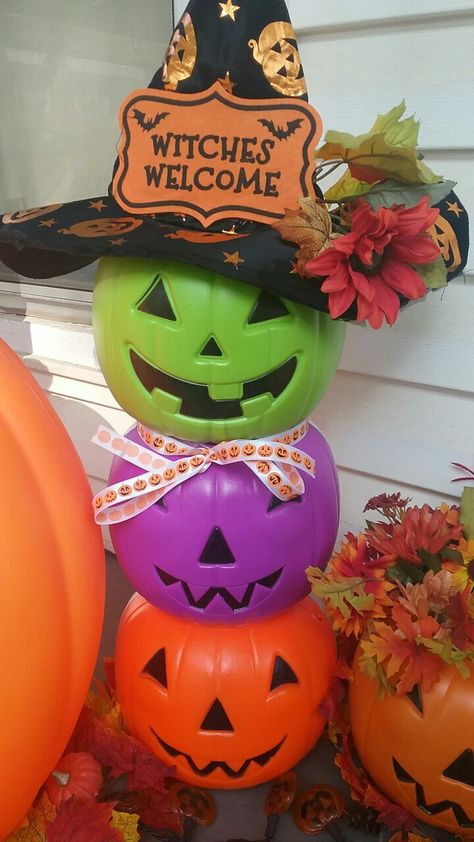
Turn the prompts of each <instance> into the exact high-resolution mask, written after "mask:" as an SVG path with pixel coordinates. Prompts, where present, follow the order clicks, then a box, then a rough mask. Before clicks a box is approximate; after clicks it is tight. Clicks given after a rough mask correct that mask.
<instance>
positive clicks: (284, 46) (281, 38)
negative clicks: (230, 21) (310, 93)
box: [249, 20, 306, 96]
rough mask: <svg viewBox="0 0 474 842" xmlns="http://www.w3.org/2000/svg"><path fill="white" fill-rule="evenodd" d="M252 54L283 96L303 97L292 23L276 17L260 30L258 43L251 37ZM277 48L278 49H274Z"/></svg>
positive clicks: (302, 78) (270, 81) (300, 71)
mask: <svg viewBox="0 0 474 842" xmlns="http://www.w3.org/2000/svg"><path fill="white" fill-rule="evenodd" d="M249 47H250V48H251V49H252V50H253V57H254V59H255V61H258V63H259V64H261V65H262V70H263V72H264V74H265V77H266V79H267V81H268V82H269V83H270V85H271V86H272V88H274V89H275V90H276V91H278V93H280V94H283V96H303V95H304V94H305V93H306V82H305V79H304V76H303V69H302V67H301V59H300V54H299V52H298V48H297V46H296V35H295V32H294V29H293V27H292V25H291V23H287V22H286V21H283V20H279V21H275V23H269V24H268V25H267V26H266V27H265V29H263V30H262V32H261V34H260V38H259V39H258V44H257V42H256V41H255V40H254V39H253V38H251V39H250V41H249ZM276 48H277V49H276Z"/></svg>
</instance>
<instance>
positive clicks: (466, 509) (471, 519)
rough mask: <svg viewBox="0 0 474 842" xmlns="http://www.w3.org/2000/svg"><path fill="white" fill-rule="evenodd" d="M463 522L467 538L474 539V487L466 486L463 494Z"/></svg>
mask: <svg viewBox="0 0 474 842" xmlns="http://www.w3.org/2000/svg"><path fill="white" fill-rule="evenodd" d="M461 523H462V525H463V532H464V535H465V536H466V538H467V540H468V541H471V540H474V488H465V489H464V491H463V493H462V495H461Z"/></svg>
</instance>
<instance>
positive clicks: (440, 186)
mask: <svg viewBox="0 0 474 842" xmlns="http://www.w3.org/2000/svg"><path fill="white" fill-rule="evenodd" d="M343 178H344V177H343ZM342 180H343V179H339V182H338V184H339V183H340V182H342ZM350 181H352V182H354V188H355V189H356V185H357V179H356V178H352V177H351V178H350ZM358 183H359V184H360V185H361V186H363V187H364V188H365V187H368V188H369V190H370V192H368V191H366V190H364V195H365V199H366V201H367V202H368V203H369V205H370V206H371V208H373V210H377V208H389V207H391V206H392V205H405V207H407V208H413V207H415V205H417V204H418V202H419V201H420V199H423V197H424V196H429V198H430V205H431V206H432V207H433V205H437V204H438V203H439V202H441V201H442V200H443V199H445V198H446V196H448V195H449V193H450V192H451V190H453V189H454V187H455V186H456V182H455V181H440V182H438V183H437V184H430V185H423V186H422V187H405V186H404V185H403V184H401V183H400V182H399V181H394V180H393V179H391V178H389V179H387V181H382V182H379V183H378V184H375V185H374V184H367V183H366V182H364V181H360V182H358ZM348 186H349V187H350V186H351V185H350V184H349V182H348ZM334 187H336V185H333V187H332V188H331V190H333V189H334ZM328 192H330V191H328ZM338 192H339V191H338ZM350 195H352V194H347V196H344V197H341V198H349V196H350ZM353 195H355V196H356V195H362V194H361V193H354V194H353Z"/></svg>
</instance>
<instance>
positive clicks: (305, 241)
mask: <svg viewBox="0 0 474 842" xmlns="http://www.w3.org/2000/svg"><path fill="white" fill-rule="evenodd" d="M274 227H275V228H276V229H277V231H278V232H279V234H280V236H281V237H282V238H283V239H284V240H289V241H290V242H292V243H297V245H298V246H299V249H298V251H297V254H296V257H297V263H296V269H297V271H298V273H299V274H300V275H302V276H304V275H305V274H306V273H305V266H306V264H307V262H308V261H309V260H312V259H313V258H315V257H317V255H318V254H319V253H320V252H321V251H322V250H323V249H325V248H327V247H328V246H329V245H330V235H331V217H330V216H329V213H328V209H327V207H326V205H325V204H324V203H323V202H319V201H318V200H317V199H311V198H309V197H307V198H301V199H300V200H299V208H298V210H288V209H287V211H286V214H285V216H284V217H283V219H279V220H278V222H276V223H275V224H274Z"/></svg>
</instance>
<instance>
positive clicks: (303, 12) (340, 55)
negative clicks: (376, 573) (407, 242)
mask: <svg viewBox="0 0 474 842" xmlns="http://www.w3.org/2000/svg"><path fill="white" fill-rule="evenodd" d="M184 5H185V4H184V3H181V2H179V1H178V0H177V2H176V12H177V14H178V15H179V14H180V13H181V11H182V9H183V8H184ZM288 5H289V8H290V13H291V15H292V18H293V23H294V25H295V29H296V32H297V37H298V40H299V46H300V51H301V54H302V59H303V62H304V67H305V74H306V79H307V83H308V88H309V91H310V99H311V102H312V103H313V104H314V105H315V106H316V108H317V109H318V110H319V111H320V113H321V115H322V117H323V121H324V124H325V127H326V128H329V127H330V128H335V129H341V130H343V131H351V132H352V133H354V134H357V133H359V132H363V131H366V130H367V129H368V128H369V126H370V125H371V123H372V122H373V120H374V118H375V115H376V114H377V113H380V112H384V111H387V110H388V109H389V108H391V107H392V106H393V105H395V104H396V103H398V102H399V101H400V100H401V99H403V98H404V97H405V99H406V101H407V106H408V110H409V112H410V113H413V112H414V113H416V115H417V116H418V117H419V118H420V119H421V120H422V129H421V144H422V147H423V150H424V151H425V153H426V160H427V162H428V164H429V165H430V166H431V167H432V168H433V169H434V170H435V171H437V172H440V173H442V174H443V175H446V176H448V177H449V178H452V179H454V180H457V181H458V183H459V187H458V192H459V195H460V197H461V198H462V201H463V202H464V203H465V204H466V206H467V208H468V209H470V213H471V217H472V219H473V220H474V141H473V137H474V131H473V130H474V108H473V104H474V103H473V98H474V93H473V92H474V63H473V61H472V44H473V40H474V3H473V2H467V0H464V2H461V0H457V2H452V0H417V2H416V4H414V3H413V2H411V0H410V1H409V0H397V2H392V0H377V2H373V0H359V2H358V3H357V4H354V3H353V2H349V0H338V2H337V3H334V2H332V1H331V0H289V3H288ZM473 239H474V238H473ZM469 267H470V269H469ZM1 279H3V281H4V283H3V284H1V285H0V309H2V310H3V313H1V314H0V336H2V337H3V338H4V339H6V341H7V342H9V343H10V344H11V345H12V347H13V348H14V349H15V350H16V351H17V352H18V353H19V354H20V355H21V356H23V357H24V359H25V362H26V363H27V365H28V366H29V367H30V368H31V369H32V371H33V373H34V375H35V376H36V377H37V379H38V381H39V382H40V384H41V385H42V386H43V388H44V389H45V390H46V391H47V393H48V394H49V396H50V398H51V400H52V403H53V405H54V406H55V408H56V410H57V411H58V412H59V414H60V416H61V417H62V419H63V421H64V423H65V424H66V426H67V428H68V430H69V432H70V434H71V436H72V438H73V440H74V442H75V444H76V446H77V448H78V450H79V452H80V455H81V457H82V460H83V462H84V465H85V467H86V470H87V472H88V475H89V477H90V480H91V484H92V486H93V489H94V490H97V489H98V488H99V487H100V486H101V485H102V484H103V483H104V482H105V480H106V476H107V472H108V465H109V457H108V456H107V455H106V454H104V453H102V452H101V451H99V450H98V449H97V448H95V447H93V446H92V445H91V444H90V438H91V436H92V434H93V432H94V431H95V429H96V427H97V425H98V424H99V423H102V422H105V423H108V424H111V425H112V426H114V427H115V429H117V430H118V431H125V430H126V429H127V427H128V426H129V425H130V424H131V423H132V422H131V419H130V418H129V417H128V416H127V415H126V414H125V413H124V412H123V411H122V410H121V409H120V408H119V407H118V406H117V404H116V402H115V400H114V399H113V397H112V396H111V394H110V392H109V390H108V388H107V386H106V384H105V382H104V379H103V377H102V374H101V373H100V371H99V369H98V364H97V360H96V357H95V353H94V347H93V339H92V332H91V327H90V324H89V323H88V322H89V321H90V315H89V314H90V294H88V293H86V292H84V293H82V294H81V295H79V296H78V295H75V296H68V295H66V294H63V293H61V292H60V291H59V292H57V293H54V296H55V297H54V298H49V299H48V300H47V301H45V299H44V298H43V297H42V296H41V295H39V294H38V293H35V291H34V289H33V290H31V289H30V288H29V287H28V285H26V284H24V285H23V286H22V290H23V292H24V293H25V295H26V297H27V302H28V303H27V304H26V305H25V304H24V303H21V302H22V300H23V301H24V297H23V299H21V298H19V296H18V285H17V284H16V283H13V280H14V279H13V278H12V275H11V273H8V271H7V270H4V271H3V272H2V273H0V280H1ZM10 282H11V283H10ZM65 319H69V321H65ZM473 321H474V260H473V259H472V258H471V259H470V262H469V265H468V271H467V272H466V275H465V278H463V279H460V280H457V281H455V282H454V283H452V284H451V285H450V286H449V288H448V289H447V290H445V291H444V292H443V293H441V294H440V293H433V294H431V295H430V296H429V297H428V299H427V300H426V301H425V302H423V303H419V304H417V305H415V306H412V307H409V308H408V309H407V310H406V311H405V312H404V313H403V314H402V315H401V317H400V319H399V321H398V323H397V324H396V325H395V326H394V327H393V328H383V329H382V330H380V331H377V332H374V331H372V330H371V329H368V328H363V327H356V326H349V327H348V331H347V341H346V346H345V350H344V354H343V357H342V361H341V365H340V368H339V370H338V373H337V375H336V377H335V380H334V383H333V384H332V386H331V388H330V389H329V391H328V393H327V395H326V396H325V398H324V399H323V400H322V402H321V404H320V406H319V407H318V408H317V410H316V412H315V413H314V416H313V420H314V421H315V423H316V424H317V425H318V426H319V427H320V428H321V430H322V431H323V432H324V434H325V435H326V436H327V438H328V440H329V442H330V443H331V445H332V447H333V450H334V452H335V456H336V461H337V464H338V466H339V472H340V478H341V494H342V518H341V530H342V531H345V530H346V529H348V528H352V529H357V528H358V527H359V526H361V525H362V523H363V518H362V509H363V506H364V504H365V502H366V500H367V499H368V497H370V496H371V495H373V494H375V493H378V492H380V491H391V490H401V491H402V492H403V493H406V494H407V495H409V496H411V497H413V498H414V499H415V500H416V501H418V502H421V501H423V500H428V501H431V502H433V503H434V502H438V501H439V500H440V499H445V500H454V499H455V497H456V492H457V487H456V486H452V485H451V484H450V480H451V479H452V477H453V476H455V475H456V472H455V471H454V470H453V469H452V468H451V467H450V462H451V461H457V462H464V463H465V464H470V465H471V466H472V465H474V330H473ZM106 540H107V536H106Z"/></svg>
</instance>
